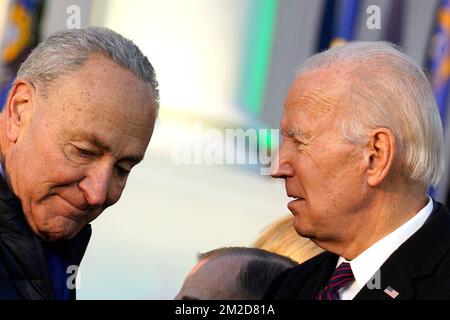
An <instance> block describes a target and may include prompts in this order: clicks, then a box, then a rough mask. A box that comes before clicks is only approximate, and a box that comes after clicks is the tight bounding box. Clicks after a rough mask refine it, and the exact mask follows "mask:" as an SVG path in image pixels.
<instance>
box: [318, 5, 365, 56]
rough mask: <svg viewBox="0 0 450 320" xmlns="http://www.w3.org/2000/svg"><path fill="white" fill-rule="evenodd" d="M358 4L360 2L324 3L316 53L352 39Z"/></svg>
mask: <svg viewBox="0 0 450 320" xmlns="http://www.w3.org/2000/svg"><path fill="white" fill-rule="evenodd" d="M360 3H361V1H360V0H327V1H326V2H325V5H324V13H323V16H322V29H321V33H320V40H319V45H318V51H322V50H325V49H327V48H329V47H332V46H335V45H338V44H341V43H345V42H347V41H351V40H352V39H353V38H354V36H355V29H356V25H357V20H358V13H359V5H360Z"/></svg>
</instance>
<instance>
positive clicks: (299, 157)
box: [265, 42, 450, 300]
mask: <svg viewBox="0 0 450 320" xmlns="http://www.w3.org/2000/svg"><path fill="white" fill-rule="evenodd" d="M281 129H282V134H283V142H282V144H281V146H280V151H279V162H278V164H277V167H276V168H275V170H274V172H273V176H274V177H277V178H283V179H284V180H285V187H286V191H287V194H288V196H290V197H292V198H293V200H292V201H290V202H289V204H288V208H289V209H290V211H291V212H292V214H293V215H294V227H295V229H296V230H297V232H298V233H299V234H300V235H301V236H304V237H308V238H310V239H311V240H312V241H313V242H314V243H316V244H317V245H319V246H320V247H322V248H323V249H325V250H326V252H324V253H322V254H320V255H319V256H317V257H314V258H312V259H310V260H309V261H307V262H305V263H303V264H301V265H299V266H297V267H295V268H292V269H289V270H287V271H285V272H284V273H283V274H281V275H280V276H279V277H278V278H277V279H276V280H275V281H274V282H273V283H272V285H271V286H270V287H269V289H268V291H267V293H266V295H265V298H266V299H317V300H352V299H355V300H357V299H384V300H386V299H387V300H392V299H397V300H398V299H400V300H402V299H450V215H449V212H448V210H447V208H446V207H445V206H444V205H442V204H440V203H438V202H436V201H434V200H433V199H431V198H430V197H429V196H428V195H427V191H428V190H429V187H430V186H435V185H436V184H437V183H438V181H439V178H440V176H441V175H442V173H443V168H444V162H443V134H442V124H441V121H440V118H439V112H438V109H437V106H436V103H435V100H434V98H433V93H432V90H431V88H430V84H429V82H428V80H427V77H426V76H425V74H424V72H423V71H422V70H421V69H420V67H419V66H418V65H417V64H416V63H414V62H413V61H412V60H411V59H410V58H408V57H407V56H406V55H404V54H403V53H401V52H400V51H398V50H397V49H395V48H394V47H392V46H391V45H390V44H388V43H384V42H372V43H370V42H355V43H349V44H346V45H342V46H338V47H334V48H332V49H329V50H327V51H325V52H322V53H319V54H317V55H314V56H313V57H311V58H310V59H308V60H307V61H306V62H305V63H304V64H303V65H302V66H301V67H300V69H299V73H298V75H297V77H296V79H295V80H294V82H293V84H292V86H291V88H290V91H289V94H288V97H287V99H286V102H285V105H284V113H283V118H282V121H281Z"/></svg>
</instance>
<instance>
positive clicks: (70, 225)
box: [34, 219, 85, 242]
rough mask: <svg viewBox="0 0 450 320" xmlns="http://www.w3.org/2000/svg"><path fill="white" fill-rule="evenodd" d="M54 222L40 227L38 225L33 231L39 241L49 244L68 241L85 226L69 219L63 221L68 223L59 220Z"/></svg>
mask: <svg viewBox="0 0 450 320" xmlns="http://www.w3.org/2000/svg"><path fill="white" fill-rule="evenodd" d="M55 220H56V221H50V223H46V224H42V225H39V224H38V225H37V226H36V230H34V231H35V233H36V235H37V236H38V237H40V238H41V239H43V240H45V241H50V242H56V241H60V240H70V239H72V238H73V237H75V236H76V235H77V234H78V232H79V231H80V230H81V229H82V228H83V227H84V225H85V224H81V223H79V222H75V221H73V220H70V219H64V220H69V221H61V219H55Z"/></svg>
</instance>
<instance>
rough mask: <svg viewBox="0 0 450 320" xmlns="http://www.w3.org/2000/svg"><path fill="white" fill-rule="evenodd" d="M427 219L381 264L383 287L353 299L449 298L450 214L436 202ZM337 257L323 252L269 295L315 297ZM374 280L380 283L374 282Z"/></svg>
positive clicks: (277, 297) (289, 273)
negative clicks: (393, 295) (391, 292)
mask: <svg viewBox="0 0 450 320" xmlns="http://www.w3.org/2000/svg"><path fill="white" fill-rule="evenodd" d="M433 205H434V206H433V211H432V213H431V214H430V217H429V218H428V220H427V221H426V222H425V224H424V225H423V226H422V227H421V228H420V229H419V230H418V231H417V232H416V233H414V234H413V235H412V236H411V237H410V238H409V239H408V240H407V241H405V242H404V243H403V244H402V245H401V246H400V247H399V248H398V249H397V250H396V251H395V252H394V253H392V255H391V256H390V257H389V258H388V259H387V260H386V261H385V262H384V264H383V265H382V266H381V268H380V280H381V281H380V282H381V286H380V288H379V289H376V288H375V289H369V287H370V286H367V285H366V286H364V287H363V288H362V289H361V291H360V292H359V293H358V294H357V295H356V296H355V298H354V300H392V299H393V298H391V297H390V296H389V295H388V294H386V293H385V292H384V290H385V289H386V288H387V287H391V288H393V289H394V290H396V291H397V292H399V295H398V296H397V297H396V298H395V299H396V300H410V299H450V214H449V211H448V209H447V208H446V207H445V206H444V205H442V204H440V203H438V202H436V201H434V203H433ZM338 258H339V257H338V256H337V255H335V254H333V253H330V252H324V253H322V254H320V255H318V256H316V257H314V258H312V259H310V260H308V261H306V262H304V263H302V264H300V265H299V266H297V267H294V268H291V269H288V270H286V271H285V272H283V273H282V274H281V275H280V276H278V277H277V278H276V279H275V280H274V281H273V282H272V283H271V285H270V286H269V288H268V290H267V292H266V294H265V296H264V300H287V299H289V300H292V299H302V300H310V299H315V297H316V295H317V293H318V291H319V290H320V289H321V288H323V287H324V286H325V285H326V283H327V282H328V280H329V278H330V276H331V274H332V273H333V271H334V269H335V268H336V264H337V261H338ZM372 283H375V282H372Z"/></svg>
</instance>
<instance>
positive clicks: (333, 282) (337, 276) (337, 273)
mask: <svg viewBox="0 0 450 320" xmlns="http://www.w3.org/2000/svg"><path fill="white" fill-rule="evenodd" d="M353 280H355V276H354V275H353V272H352V268H351V267H350V263H348V262H342V263H341V264H340V265H339V267H337V268H336V270H334V272H333V274H332V275H331V278H330V280H328V283H327V285H326V286H325V287H324V288H323V289H322V290H320V291H319V293H318V294H317V297H316V298H317V300H339V290H340V289H341V288H343V287H345V286H346V285H347V284H348V283H349V282H351V281H353Z"/></svg>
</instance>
